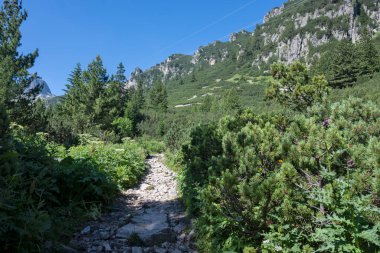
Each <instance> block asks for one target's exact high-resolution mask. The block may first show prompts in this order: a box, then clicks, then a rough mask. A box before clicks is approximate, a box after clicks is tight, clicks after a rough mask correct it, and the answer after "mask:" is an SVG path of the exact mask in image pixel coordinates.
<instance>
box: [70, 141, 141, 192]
mask: <svg viewBox="0 0 380 253" xmlns="http://www.w3.org/2000/svg"><path fill="white" fill-rule="evenodd" d="M68 156H69V157H72V158H73V159H75V160H80V161H86V160H88V161H90V162H91V163H93V164H95V165H96V167H97V168H98V169H99V170H100V171H101V172H103V173H105V174H107V175H109V176H110V177H111V179H112V181H113V182H114V183H115V184H116V185H118V186H119V187H120V188H127V187H131V186H133V185H134V184H136V183H137V182H138V180H139V179H140V177H141V176H142V175H143V173H144V172H145V163H144V160H145V151H144V150H143V149H142V148H140V147H139V145H138V144H137V143H136V142H133V141H130V140H126V142H124V143H123V144H115V145H106V144H101V143H100V144H92V145H91V144H90V145H85V146H76V147H72V148H70V149H69V151H68Z"/></svg>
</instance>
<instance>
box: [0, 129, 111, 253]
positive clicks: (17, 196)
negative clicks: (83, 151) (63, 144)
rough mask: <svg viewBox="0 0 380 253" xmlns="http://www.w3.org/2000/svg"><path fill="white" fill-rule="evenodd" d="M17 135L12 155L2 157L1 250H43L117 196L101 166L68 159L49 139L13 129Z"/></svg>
mask: <svg viewBox="0 0 380 253" xmlns="http://www.w3.org/2000/svg"><path fill="white" fill-rule="evenodd" d="M12 136H13V138H12V141H11V144H10V145H8V152H7V153H6V154H5V156H3V153H2V154H0V160H2V162H1V170H0V171H1V175H0V181H1V186H0V196H1V197H0V223H1V224H0V227H1V229H0V241H1V246H0V248H1V250H2V251H4V252H39V251H41V249H42V244H43V242H44V241H46V240H53V241H54V240H58V239H60V237H61V236H62V235H64V234H65V233H67V232H69V231H71V230H72V228H73V227H74V226H75V224H76V223H77V222H78V221H79V219H80V218H81V217H83V216H84V215H85V212H86V210H87V209H88V208H89V207H91V206H94V205H100V204H101V203H104V202H107V201H110V200H112V199H113V197H114V196H115V195H116V193H117V192H118V188H117V187H116V186H115V184H114V182H113V180H112V178H111V177H110V176H109V175H107V174H106V173H105V172H104V171H102V170H100V169H99V168H98V165H97V164H95V163H93V162H92V161H90V160H85V159H75V158H72V157H70V156H66V155H65V152H62V150H60V149H59V148H58V146H56V145H54V144H52V143H48V142H47V141H46V140H45V138H44V135H28V134H27V133H26V132H25V131H24V129H23V128H22V127H20V126H17V125H14V126H13V130H12ZM4 159H6V160H7V162H4ZM3 162H4V163H3Z"/></svg>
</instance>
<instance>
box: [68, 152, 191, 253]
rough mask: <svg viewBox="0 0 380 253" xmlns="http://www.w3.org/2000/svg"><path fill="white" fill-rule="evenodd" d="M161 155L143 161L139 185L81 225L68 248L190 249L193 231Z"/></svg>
mask: <svg viewBox="0 0 380 253" xmlns="http://www.w3.org/2000/svg"><path fill="white" fill-rule="evenodd" d="M162 160H163V155H157V156H152V157H150V158H148V159H147V164H148V166H149V170H148V172H147V174H146V176H145V178H144V179H143V182H142V183H141V185H139V186H138V187H136V188H134V189H130V190H128V191H126V192H123V194H122V195H121V196H120V197H119V198H118V199H117V201H116V202H115V203H114V204H113V205H111V206H110V207H109V210H110V211H109V212H107V213H105V214H104V215H102V217H101V218H100V219H99V220H97V221H92V222H89V223H88V224H86V225H85V226H83V228H82V230H81V231H79V232H78V233H76V234H75V236H74V238H73V240H72V241H71V243H70V247H72V248H73V249H76V250H78V252H91V253H97V252H115V253H116V252H117V253H118V252H121V253H129V252H131V253H143V252H152V253H155V252H157V253H165V252H173V253H181V252H196V251H194V250H192V249H191V248H192V243H191V241H192V239H193V237H194V232H193V231H190V229H189V227H190V222H189V220H188V219H187V218H186V215H185V212H184V208H183V206H182V204H181V202H180V201H179V200H178V195H177V182H176V174H175V173H174V172H172V171H171V170H169V169H168V168H166V166H165V165H164V164H163V162H162Z"/></svg>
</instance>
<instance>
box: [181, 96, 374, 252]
mask: <svg viewBox="0 0 380 253" xmlns="http://www.w3.org/2000/svg"><path fill="white" fill-rule="evenodd" d="M379 121H380V110H379V108H378V107H377V106H376V105H375V104H373V103H371V102H367V103H365V102H364V101H362V100H360V99H349V100H346V101H343V102H341V103H336V104H333V105H330V106H314V107H312V108H310V109H309V110H308V112H307V113H306V114H305V115H302V114H299V115H294V116H293V117H291V118H290V119H286V118H284V117H278V116H255V115H253V114H252V113H251V112H249V111H247V112H245V113H242V114H240V115H238V116H236V117H228V118H225V119H223V120H221V122H220V124H219V126H218V127H215V126H213V127H210V126H201V127H198V128H196V129H195V130H194V131H193V132H192V135H191V141H190V143H189V144H188V145H186V146H185V147H184V149H183V153H184V162H185V169H184V172H183V174H182V177H183V178H182V182H184V183H183V186H184V187H182V190H183V191H184V196H191V199H190V201H188V202H187V204H190V207H193V210H194V203H196V209H195V210H197V211H198V212H196V214H197V217H198V220H197V223H196V227H197V233H198V246H199V247H200V250H202V251H204V252H223V251H235V252H243V251H244V252H255V251H258V252H376V251H377V250H379V249H380V233H379V232H380V231H379V228H380V219H379V217H380V216H379V211H380V209H379V205H380V201H379V168H380V167H379V161H380V153H379V150H380V146H379V143H380V139H379V136H380V124H379V123H380V122H379Z"/></svg>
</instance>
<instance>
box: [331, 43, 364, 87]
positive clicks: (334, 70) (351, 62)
mask: <svg viewBox="0 0 380 253" xmlns="http://www.w3.org/2000/svg"><path fill="white" fill-rule="evenodd" d="M330 69H331V79H330V80H329V83H330V86H332V87H334V88H344V87H347V86H351V85H353V84H354V83H355V82H356V81H357V78H358V76H359V71H360V68H359V62H358V52H357V50H356V47H355V45H354V44H353V43H352V42H351V41H348V40H344V41H342V42H340V43H339V45H338V47H337V49H336V51H335V53H334V56H333V62H332V65H331V67H330Z"/></svg>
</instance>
